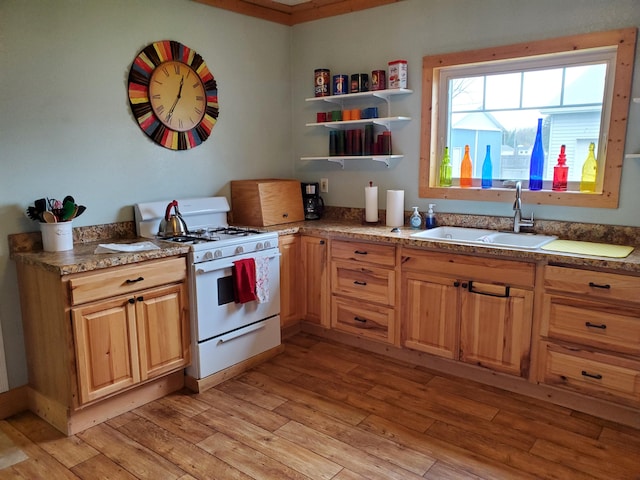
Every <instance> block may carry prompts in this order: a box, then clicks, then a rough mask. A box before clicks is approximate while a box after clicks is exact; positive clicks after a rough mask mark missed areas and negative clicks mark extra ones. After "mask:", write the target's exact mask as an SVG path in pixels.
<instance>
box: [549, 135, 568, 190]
mask: <svg viewBox="0 0 640 480" xmlns="http://www.w3.org/2000/svg"><path fill="white" fill-rule="evenodd" d="M564 149H565V146H564V145H562V146H561V147H560V155H558V164H557V165H556V166H555V167H553V185H552V186H551V190H553V191H554V192H566V191H567V177H568V176H569V167H568V166H567V165H566V163H567V156H566V155H565V153H564Z"/></svg>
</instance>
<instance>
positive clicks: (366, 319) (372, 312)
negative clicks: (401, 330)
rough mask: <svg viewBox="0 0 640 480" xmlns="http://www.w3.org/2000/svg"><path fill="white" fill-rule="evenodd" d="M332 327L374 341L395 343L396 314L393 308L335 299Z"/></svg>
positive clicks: (332, 306) (333, 300)
mask: <svg viewBox="0 0 640 480" xmlns="http://www.w3.org/2000/svg"><path fill="white" fill-rule="evenodd" d="M331 326H332V327H333V328H335V329H337V330H342V331H345V332H348V333H353V334H356V335H362V336H363V337H367V338H371V339H373V340H381V341H384V342H388V343H394V332H395V312H394V310H393V308H387V307H381V306H376V305H371V304H368V305H363V304H362V302H358V301H355V300H348V299H343V298H339V297H333V299H332V300H331Z"/></svg>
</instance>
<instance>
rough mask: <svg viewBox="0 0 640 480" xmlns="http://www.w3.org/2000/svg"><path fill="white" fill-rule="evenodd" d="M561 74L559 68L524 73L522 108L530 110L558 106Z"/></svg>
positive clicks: (561, 71) (561, 70)
mask: <svg viewBox="0 0 640 480" xmlns="http://www.w3.org/2000/svg"><path fill="white" fill-rule="evenodd" d="M562 73H563V69H561V68H556V69H553V70H538V71H533V72H525V73H524V82H523V83H524V87H523V89H524V92H523V95H522V106H523V107H524V108H531V107H549V106H556V105H560V99H561V96H560V95H561V92H562Z"/></svg>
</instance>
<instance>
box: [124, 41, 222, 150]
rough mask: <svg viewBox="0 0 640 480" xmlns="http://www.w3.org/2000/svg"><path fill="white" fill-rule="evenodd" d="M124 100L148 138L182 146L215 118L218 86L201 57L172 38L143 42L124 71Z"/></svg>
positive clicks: (201, 137)
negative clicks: (125, 89)
mask: <svg viewBox="0 0 640 480" xmlns="http://www.w3.org/2000/svg"><path fill="white" fill-rule="evenodd" d="M128 91H129V103H130V104H131V111H132V112H133V115H134V117H135V118H136V120H137V121H138V125H140V128H141V129H142V131H143V132H144V133H146V134H147V135H148V136H149V137H150V138H151V139H152V140H153V141H154V142H156V143H157V144H159V145H162V146H163V147H165V148H169V149H171V150H187V149H190V148H193V147H197V146H198V145H200V144H201V143H202V142H204V141H205V140H206V139H207V138H209V135H211V130H212V129H213V127H214V125H215V123H216V121H217V118H218V109H219V107H218V87H217V84H216V81H215V79H214V78H213V75H212V74H211V72H210V71H209V69H208V68H207V65H206V64H205V62H204V60H203V59H202V57H201V56H200V55H198V54H197V53H196V52H195V51H194V50H192V49H191V48H189V47H187V46H186V45H183V44H181V43H179V42H175V41H173V40H163V41H160V42H154V43H152V44H150V45H147V46H146V47H145V48H144V49H143V50H142V51H141V52H140V53H139V54H138V56H137V57H136V58H135V60H134V61H133V64H132V65H131V70H130V71H129V81H128Z"/></svg>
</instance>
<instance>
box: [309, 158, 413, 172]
mask: <svg viewBox="0 0 640 480" xmlns="http://www.w3.org/2000/svg"><path fill="white" fill-rule="evenodd" d="M403 157H404V155H349V156H330V157H302V158H300V160H304V161H307V160H326V161H329V162H333V163H339V164H340V166H341V167H342V168H343V169H344V162H345V161H347V162H348V161H350V160H374V161H376V162H382V163H384V164H385V165H386V166H387V168H388V167H389V161H391V160H397V159H400V158H403Z"/></svg>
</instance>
